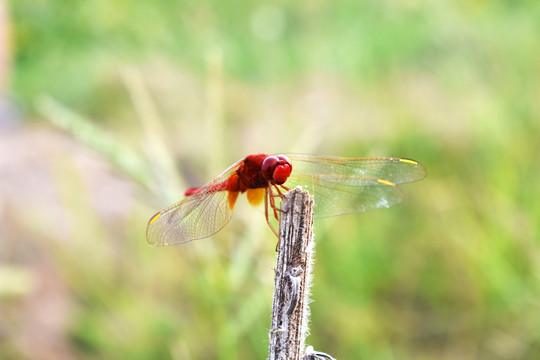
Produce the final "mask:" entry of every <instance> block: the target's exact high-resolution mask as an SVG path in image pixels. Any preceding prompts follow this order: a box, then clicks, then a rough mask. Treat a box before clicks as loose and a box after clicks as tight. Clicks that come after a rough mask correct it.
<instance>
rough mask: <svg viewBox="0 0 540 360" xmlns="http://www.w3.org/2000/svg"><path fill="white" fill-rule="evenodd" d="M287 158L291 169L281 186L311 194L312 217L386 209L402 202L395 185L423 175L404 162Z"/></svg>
mask: <svg viewBox="0 0 540 360" xmlns="http://www.w3.org/2000/svg"><path fill="white" fill-rule="evenodd" d="M287 156H288V157H289V159H290V160H291V163H292V166H293V169H292V174H291V176H290V177H289V179H288V180H287V182H286V183H285V185H286V186H288V187H294V186H297V185H301V186H302V187H303V188H305V189H306V190H308V191H310V192H312V194H313V195H314V197H315V216H316V217H327V216H335V215H341V214H348V213H356V212H364V211H368V210H372V209H379V208H385V207H390V206H392V205H395V204H397V203H400V202H401V201H402V199H403V197H402V194H401V191H400V190H399V189H398V188H397V187H396V185H398V184H403V183H408V182H413V181H418V180H421V179H423V178H424V177H425V176H426V171H425V169H424V167H423V166H422V165H421V164H419V163H418V162H416V161H414V160H408V159H400V158H340V157H333V156H311V155H301V154H292V155H289V154H287Z"/></svg>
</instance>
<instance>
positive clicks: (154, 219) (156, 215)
mask: <svg viewBox="0 0 540 360" xmlns="http://www.w3.org/2000/svg"><path fill="white" fill-rule="evenodd" d="M160 217H161V211H160V212H158V213H157V214H155V215H154V216H152V217H151V218H150V221H148V225H152V224H153V223H154V222H155V221H156V220H157V219H159V218H160Z"/></svg>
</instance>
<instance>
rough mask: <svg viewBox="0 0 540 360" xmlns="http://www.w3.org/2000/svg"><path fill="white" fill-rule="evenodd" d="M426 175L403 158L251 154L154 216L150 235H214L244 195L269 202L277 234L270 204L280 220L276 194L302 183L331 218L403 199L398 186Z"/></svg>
mask: <svg viewBox="0 0 540 360" xmlns="http://www.w3.org/2000/svg"><path fill="white" fill-rule="evenodd" d="M425 176H426V171H425V169H424V167H423V166H422V165H421V164H420V163H418V162H416V161H414V160H409V159H401V158H384V157H373V158H370V157H363V158H343V157H335V156H316V155H301V154H294V155H293V154H291V155H266V154H257V155H249V156H246V157H245V158H244V159H241V160H239V161H237V162H236V163H234V164H233V165H231V166H230V167H229V168H228V169H226V170H225V171H223V172H222V173H221V174H220V175H218V176H217V177H216V178H215V179H214V180H212V181H210V182H209V183H207V184H206V185H204V186H201V187H199V188H192V189H189V190H187V191H186V192H185V195H186V198H185V199H183V200H182V201H180V202H177V203H176V204H173V205H171V206H169V207H168V208H166V209H164V210H162V211H160V212H158V213H157V214H155V215H154V216H152V218H151V219H150V221H149V222H148V229H147V231H146V238H147V240H148V243H149V244H150V245H153V246H163V245H171V244H180V243H185V242H188V241H192V240H197V239H202V238H206V237H209V236H211V235H213V234H215V233H216V232H218V231H219V230H221V229H222V228H223V227H224V226H225V225H226V224H227V223H228V222H229V220H230V218H231V215H232V210H233V208H234V204H235V203H236V199H237V198H238V194H240V193H246V194H247V198H248V201H249V202H250V203H251V204H252V205H255V206H256V205H259V204H261V203H262V201H263V200H264V203H265V215H266V221H267V222H268V224H269V225H270V228H271V229H272V231H273V232H274V233H276V231H275V230H274V228H273V227H272V225H271V223H270V215H269V211H270V210H269V208H270V209H271V211H272V212H273V216H274V217H275V218H276V219H278V220H279V212H280V209H279V206H278V204H276V198H281V197H282V195H283V192H284V191H287V190H289V189H290V188H294V187H296V186H297V185H301V186H303V187H304V188H306V189H307V190H311V191H312V195H314V197H315V209H314V210H315V216H316V217H328V216H335V215H341V214H348V213H357V212H363V211H367V210H372V209H378V208H386V207H390V206H392V205H395V204H397V203H400V202H401V201H402V198H403V197H402V194H401V191H400V190H399V189H398V188H397V186H396V185H399V184H403V183H409V182H413V181H418V180H421V179H423V178H424V177H425ZM276 235H277V233H276Z"/></svg>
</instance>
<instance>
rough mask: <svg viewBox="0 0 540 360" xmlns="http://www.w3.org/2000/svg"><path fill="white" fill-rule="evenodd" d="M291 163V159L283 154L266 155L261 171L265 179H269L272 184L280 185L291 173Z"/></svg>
mask: <svg viewBox="0 0 540 360" xmlns="http://www.w3.org/2000/svg"><path fill="white" fill-rule="evenodd" d="M291 171H292V165H291V161H290V160H289V158H288V157H286V156H285V155H278V156H273V155H272V156H268V157H267V158H266V159H264V161H263V163H262V166H261V172H262V176H263V177H264V178H265V180H268V181H270V182H271V183H272V184H277V185H281V184H283V183H284V182H285V181H287V179H288V178H289V175H291Z"/></svg>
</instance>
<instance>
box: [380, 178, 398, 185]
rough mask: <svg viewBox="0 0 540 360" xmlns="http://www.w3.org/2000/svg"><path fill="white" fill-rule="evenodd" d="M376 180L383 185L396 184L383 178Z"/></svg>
mask: <svg viewBox="0 0 540 360" xmlns="http://www.w3.org/2000/svg"><path fill="white" fill-rule="evenodd" d="M377 182H378V183H381V184H383V185H388V186H396V184H394V183H393V182H391V181H388V180H384V179H377Z"/></svg>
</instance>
